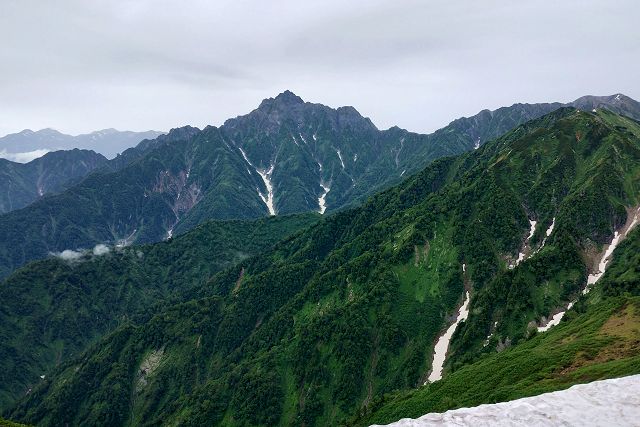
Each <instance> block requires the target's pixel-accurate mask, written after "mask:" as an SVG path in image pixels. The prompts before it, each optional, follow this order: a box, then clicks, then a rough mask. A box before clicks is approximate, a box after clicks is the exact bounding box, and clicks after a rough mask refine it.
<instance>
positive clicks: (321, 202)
mask: <svg viewBox="0 0 640 427" xmlns="http://www.w3.org/2000/svg"><path fill="white" fill-rule="evenodd" d="M320 187H322V190H323V192H322V194H321V195H320V197H319V198H318V206H319V207H320V210H319V211H318V212H320V214H321V215H324V211H326V210H327V194H329V191H331V187H329V186H327V185H325V183H324V182H322V181H320Z"/></svg>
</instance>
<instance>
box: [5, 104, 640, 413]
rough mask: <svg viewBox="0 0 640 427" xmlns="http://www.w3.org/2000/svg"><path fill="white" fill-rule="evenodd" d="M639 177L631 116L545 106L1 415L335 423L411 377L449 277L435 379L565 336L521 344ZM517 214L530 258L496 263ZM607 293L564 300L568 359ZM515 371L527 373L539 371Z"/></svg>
mask: <svg viewBox="0 0 640 427" xmlns="http://www.w3.org/2000/svg"><path fill="white" fill-rule="evenodd" d="M638 186H640V125H639V124H638V123H637V122H635V121H633V120H631V119H628V118H624V117H622V116H618V115H615V114H613V113H609V112H606V111H599V112H597V113H588V112H580V111H577V110H574V109H560V110H557V111H555V112H553V113H551V114H548V115H546V116H544V117H542V118H540V119H537V120H534V121H531V122H528V123H526V124H525V125H522V126H519V127H518V128H516V129H514V130H513V131H511V132H509V133H507V134H506V135H504V136H503V137H501V138H498V139H497V140H494V141H491V142H489V143H487V144H485V145H483V146H482V147H480V148H479V149H478V150H476V151H474V152H471V153H467V154H463V155H461V156H459V157H449V158H444V159H441V160H437V161H435V162H434V163H432V164H431V165H430V166H429V167H427V168H426V169H425V170H423V171H422V172H420V173H418V174H416V175H415V176H413V177H411V178H409V179H407V180H406V181H404V182H403V183H402V184H400V185H398V186H396V187H393V188H391V189H389V190H387V191H384V192H382V193H379V194H377V195H376V196H374V197H372V198H371V199H370V200H369V201H367V202H366V203H365V204H364V205H363V206H361V207H359V208H355V209H351V210H345V211H341V212H337V213H335V214H334V215H331V216H329V217H326V218H324V219H323V220H322V221H320V222H318V223H317V224H315V225H313V226H312V227H310V228H307V229H306V230H305V231H303V232H301V233H299V234H297V235H295V236H293V237H291V238H290V239H287V240H286V241H284V242H281V243H279V244H277V245H275V246H274V247H273V248H272V249H271V250H269V251H265V252H264V253H261V254H259V255H256V256H254V257H250V258H247V259H245V260H243V261H242V262H240V263H239V264H237V265H235V266H233V267H230V268H228V269H225V270H223V271H221V272H219V273H217V274H215V275H213V276H211V277H210V279H209V280H206V282H200V283H198V284H196V285H195V286H194V287H192V288H190V289H189V290H188V291H187V292H183V293H181V294H180V301H178V299H176V298H174V299H173V300H172V301H171V303H168V304H165V305H163V306H162V307H153V308H152V309H151V310H148V311H147V312H146V313H145V314H144V315H141V316H137V317H135V318H131V320H130V321H129V322H126V323H123V324H121V325H120V326H119V327H118V328H117V329H116V330H115V331H114V332H112V333H111V334H109V335H108V336H107V337H105V338H104V339H102V340H100V341H97V342H95V343H94V344H93V345H92V346H91V347H90V348H89V349H87V350H86V351H85V352H83V353H82V354H81V355H80V356H79V357H76V358H74V359H70V360H68V361H67V362H65V363H62V364H61V365H60V366H59V367H58V368H56V369H55V370H54V371H53V372H52V373H51V375H50V376H49V375H48V376H47V377H46V378H45V379H44V380H43V381H41V382H40V383H39V384H38V385H37V386H36V387H34V388H33V390H32V391H31V393H30V394H29V395H28V396H25V397H24V398H23V399H22V400H21V401H20V402H18V404H17V405H16V406H15V407H14V408H13V409H12V410H11V411H9V412H8V415H10V416H11V417H12V418H13V419H17V420H23V421H27V422H33V423H38V425H54V424H60V423H69V424H81V423H87V424H103V425H123V424H131V425H147V424H179V425H202V424H205V423H209V424H211V423H213V424H222V425H274V424H279V425H301V424H304V425H335V424H339V423H341V422H345V421H346V420H348V419H349V418H350V417H351V416H352V415H353V414H355V413H357V412H358V411H359V410H360V408H363V407H364V408H366V407H371V408H374V407H375V408H379V407H381V406H380V404H379V403H377V402H381V400H380V399H381V398H382V397H383V396H384V395H385V394H388V393H391V392H394V391H397V390H407V389H413V388H415V387H417V386H418V385H420V384H422V383H423V382H424V379H425V378H426V376H427V374H428V372H429V370H430V369H431V357H432V351H433V345H434V342H435V340H436V338H437V336H438V335H439V334H440V332H441V331H442V330H443V329H444V328H445V327H446V326H447V320H446V317H447V314H450V313H452V312H453V311H454V310H455V309H456V306H457V304H459V303H460V300H461V298H462V293H463V289H464V288H465V287H466V288H467V289H468V290H469V291H470V292H471V295H472V300H471V304H470V309H471V313H470V316H469V319H468V320H467V321H466V322H464V323H463V324H462V325H461V326H460V327H459V328H458V330H457V331H456V334H455V335H454V339H453V342H452V348H451V350H452V352H451V354H450V356H449V357H448V360H447V365H446V372H447V377H448V378H458V377H456V376H462V375H464V372H466V371H465V370H466V369H470V368H469V366H476V365H470V364H471V363H473V362H474V361H477V360H480V361H479V362H477V363H485V362H484V360H488V359H484V358H483V357H489V358H493V357H498V358H499V357H502V358H506V357H507V355H512V354H516V355H517V354H520V353H518V352H519V350H518V349H520V348H522V347H521V346H527V345H533V344H530V343H543V342H546V340H548V339H552V338H553V337H556V335H555V334H559V333H561V331H563V330H565V329H566V328H567V327H566V326H564V325H561V326H558V327H556V328H558V329H556V331H553V330H552V332H550V333H548V334H549V335H547V337H551V338H546V337H545V336H544V334H543V335H541V336H540V337H534V335H535V332H533V330H535V328H532V325H535V324H536V322H538V321H540V320H541V319H542V317H543V316H547V315H549V314H550V312H552V311H553V310H556V309H558V308H560V307H563V306H565V305H566V304H567V303H568V302H569V301H570V300H572V299H573V298H574V297H576V296H577V295H578V293H579V291H580V289H581V288H582V287H583V286H584V284H585V281H586V275H587V273H588V271H589V268H590V266H591V264H590V260H589V259H588V257H587V255H588V254H590V253H593V252H594V251H599V250H600V249H601V248H602V245H603V244H605V243H608V242H609V241H610V240H611V238H612V236H613V233H614V230H616V229H618V228H619V227H620V226H621V225H622V224H624V222H625V221H626V219H627V218H626V217H627V213H626V209H625V208H627V207H630V206H635V205H637V204H638V200H637V195H638V194H640V191H638V190H639V188H638ZM554 219H555V221H554ZM529 220H536V221H537V227H536V228H535V230H534V235H533V237H532V239H531V241H530V242H527V245H529V246H531V248H530V249H531V250H530V251H529V255H530V256H529V257H528V258H527V259H525V260H524V261H523V262H522V263H520V264H519V265H517V266H516V267H515V268H508V267H507V265H508V264H513V263H514V260H515V259H516V258H517V256H518V252H519V251H521V250H522V248H523V246H526V245H525V242H526V241H527V235H528V234H529ZM552 223H553V224H554V228H553V230H552V232H550V233H549V234H550V235H549V236H547V235H546V234H547V230H548V229H549V228H550V225H551V224H552ZM625 247H626V246H625ZM463 265H464V266H465V267H464V269H463ZM614 267H615V266H614V265H612V268H614ZM615 268H617V269H620V270H621V271H622V270H624V269H625V268H626V269H629V268H636V267H635V266H633V267H628V266H618V267H615ZM625 271H626V270H625ZM625 277H626V276H625ZM595 295H598V294H597V293H594V296H595ZM607 298H609V297H607ZM616 298H618V299H616ZM619 298H624V297H619V296H618V297H616V296H611V297H610V299H606V300H604V299H603V300H602V303H601V304H602V305H598V306H595V305H594V306H593V307H591V308H589V307H588V304H587V303H586V302H580V303H579V304H577V305H576V309H575V310H574V313H575V314H569V315H568V316H567V317H568V318H569V319H571V318H572V317H574V318H578V317H579V315H580V310H586V313H585V314H583V316H582V317H579V318H580V319H582V320H581V321H583V322H585V323H584V325H583V326H582V327H581V328H579V327H576V329H575V330H576V331H581V330H584V331H591V333H592V334H593V335H592V337H591V339H590V338H589V337H588V336H587V338H585V339H584V340H582V339H580V338H579V337H578V338H576V343H577V344H576V346H577V347H576V348H578V350H577V352H580V351H586V349H587V347H589V346H590V345H593V346H594V348H596V350H601V349H602V348H604V347H598V345H600V344H601V343H603V342H604V341H607V339H608V338H607V337H604V338H603V340H604V341H598V340H596V339H595V337H596V336H597V335H598V332H596V328H597V327H596V326H593V327H591V326H588V325H591V324H592V323H589V322H595V323H593V325H596V323H597V322H599V321H601V322H605V321H606V318H607V316H609V317H610V316H611V315H612V314H614V313H618V312H619V309H621V307H622V305H621V304H624V302H623V301H622V300H621V299H619ZM634 301H635V300H634ZM585 304H586V306H585ZM616 304H617V305H616ZM629 304H630V305H628V306H633V307H635V306H636V305H635V304H636V303H635V302H633V301H631V302H629ZM581 307H582V308H581ZM607 310H608V311H607ZM616 310H618V311H616ZM633 310H635V309H633ZM607 313H608V314H607ZM634 313H635V311H634ZM576 316H578V317H576ZM592 319H593V320H592ZM495 322H497V325H496V323H495ZM576 322H578V320H576ZM602 324H604V323H601V325H602ZM493 325H496V326H495V327H494V326H493ZM590 328H591V329H590ZM489 334H491V337H490V339H489V342H488V343H487V345H484V342H485V340H486V338H487V335H489ZM558 339H560V338H558ZM592 341H593V342H594V343H593V344H592V343H591V342H592ZM636 341H637V340H636ZM636 341H634V339H630V341H629V342H630V343H633V342H636ZM599 343H600V344H599ZM605 344H606V343H605ZM603 345H604V344H603ZM509 346H511V348H512V349H511V350H506V351H503V352H501V353H500V354H499V355H497V356H495V355H494V354H495V353H496V351H497V350H503V349H504V348H509ZM594 351H595V350H594ZM524 354H527V352H526V351H525V352H524ZM554 354H555V356H556V357H561V356H562V355H561V354H560V353H552V354H551V355H550V356H549V357H552V356H553V355H554ZM575 354H578V353H575ZM568 357H569V356H568ZM481 358H482V359H481ZM496 360H497V359H496ZM500 360H507V359H500ZM509 360H510V359H509ZM514 360H515V359H514ZM520 360H522V359H520ZM562 360H565V359H562ZM507 362H509V361H508V360H507ZM507 362H505V366H507V367H508V366H509V363H510V362H509V363H507ZM621 363H623V364H624V363H626V362H621ZM629 363H631V362H629ZM485 366H486V365H485ZM537 366H540V365H537ZM624 366H627V367H628V365H624ZM623 368H624V369H627V368H626V367H623ZM623 368H620V367H617V368H615V369H613V368H612V369H611V370H610V371H607V370H606V369H604V370H601V371H598V372H599V375H602V376H604V375H605V373H606V372H610V373H612V374H617V373H623V371H624V369H623ZM505 369H508V368H505ZM585 369H586V368H585ZM593 369H596V368H593ZM597 369H600V368H597ZM616 369H617V370H616ZM627 371H628V370H627ZM503 372H506V371H503ZM515 372H516V373H517V372H521V373H522V379H523V381H524V382H525V383H526V382H527V381H530V380H531V378H537V377H536V375H538V376H539V374H535V373H533V372H532V371H530V372H529V371H527V370H526V368H523V369H522V370H520V371H517V370H516V371H515ZM487 375H490V373H487ZM460 378H462V377H460ZM467 378H468V377H467ZM516 379H517V378H514V381H515V380H516ZM504 380H505V381H507V379H504ZM462 383H463V382H462V381H461V382H460V383H458V384H462ZM438 384H444V382H442V383H435V384H433V385H431V386H429V389H433V388H435V387H440V386H439V385H438ZM494 385H495V382H494ZM535 387H538V386H535ZM535 387H534V386H533V385H532V386H531V387H530V388H528V389H527V388H522V389H523V390H525V391H524V392H525V393H526V390H529V391H533V390H537V389H536V388H535ZM450 390H451V389H450ZM512 392H513V395H515V394H516V391H513V390H512ZM508 395H509V394H508V393H506V392H503V395H502V396H508ZM496 396H497V395H496ZM449 397H451V396H449ZM463 398H464V395H463V396H461V397H460V400H459V401H461V402H462V401H463ZM496 398H498V397H496ZM443 399H445V400H446V396H444V395H443ZM451 399H454V398H453V397H451ZM469 399H470V398H469ZM456 402H458V401H456V400H455V399H454V400H451V401H450V402H449V404H450V405H453V406H455V405H456V404H457V403H456ZM445 403H446V402H445ZM461 404H462V403H461Z"/></svg>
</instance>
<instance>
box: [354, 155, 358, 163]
mask: <svg viewBox="0 0 640 427" xmlns="http://www.w3.org/2000/svg"><path fill="white" fill-rule="evenodd" d="M357 161H358V155H357V154H354V155H353V162H354V163H355V162H357Z"/></svg>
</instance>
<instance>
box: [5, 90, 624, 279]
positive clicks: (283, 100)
mask: <svg viewBox="0 0 640 427" xmlns="http://www.w3.org/2000/svg"><path fill="white" fill-rule="evenodd" d="M631 101H633V100H630V101H629V102H626V103H623V104H621V105H620V106H619V110H621V111H623V112H624V111H627V110H629V111H631V113H632V112H633V111H634V110H632V107H633V106H634V105H635V104H633V103H632V102H631ZM607 102H609V101H607V100H605V101H602V102H600V104H598V105H606V103H607ZM611 102H613V101H611ZM616 102H617V101H616ZM633 102H635V101H633ZM616 105H617V104H616ZM560 106H561V104H557V103H556V104H533V105H529V104H515V105H513V106H511V107H507V108H501V109H498V110H496V111H488V110H485V111H482V112H480V113H479V114H478V115H476V116H473V117H471V118H462V119H459V120H456V121H454V122H452V123H451V124H450V125H449V126H447V127H445V128H443V129H441V130H439V131H436V132H434V133H433V134H430V135H420V134H416V133H412V132H408V131H406V130H403V129H399V128H397V127H393V128H391V129H388V130H378V129H377V128H376V127H375V126H374V125H373V123H372V122H371V121H370V120H369V119H368V118H365V117H362V116H361V115H360V114H359V113H358V112H357V111H356V110H355V109H354V108H353V107H340V108H338V109H332V108H329V107H326V106H324V105H321V104H312V103H308V102H304V101H303V100H302V99H300V98H299V97H297V96H296V95H294V94H293V93H291V92H288V91H287V92H284V93H282V94H280V95H278V96H277V97H275V98H270V99H266V100H264V101H263V102H262V103H261V104H260V106H259V107H258V108H257V109H256V110H254V111H252V112H251V113H249V114H247V115H245V116H240V117H237V118H235V119H231V120H228V121H227V122H225V124H224V125H223V126H221V127H219V128H216V127H211V126H209V127H207V128H205V129H203V130H199V129H196V128H192V127H189V126H187V127H184V128H180V129H174V130H172V131H171V132H170V133H169V134H168V135H163V136H160V137H158V138H157V139H156V140H149V141H144V142H143V143H141V144H139V145H138V147H136V148H135V149H130V150H127V151H125V152H124V153H123V154H122V155H121V156H118V157H116V158H115V159H113V160H111V161H109V163H108V164H107V165H105V166H104V167H103V168H101V169H100V171H99V172H97V173H94V174H92V175H91V176H90V177H88V178H87V179H85V180H82V181H81V182H79V183H78V185H76V186H73V187H71V188H70V189H69V190H68V191H66V192H64V193H62V194H59V195H55V196H51V197H46V198H44V199H43V200H39V201H37V202H36V203H34V204H33V205H31V206H29V207H27V208H25V209H22V210H20V211H19V212H13V213H10V214H8V215H4V216H2V217H0V276H6V275H7V274H9V273H10V272H11V271H13V270H14V269H15V268H17V267H19V266H21V265H23V264H24V263H25V262H28V261H30V260H33V259H39V258H43V257H45V256H46V255H47V253H49V252H56V251H63V250H66V249H77V248H83V247H84V248H87V247H92V246H94V245H95V244H98V243H115V242H118V241H119V240H122V239H126V240H127V241H129V242H131V241H136V242H138V243H147V242H154V241H160V240H162V239H163V238H166V237H167V236H168V235H171V234H179V233H183V232H185V231H187V230H189V229H191V228H193V227H194V226H196V225H197V224H199V223H201V222H203V221H205V220H208V219H240V218H257V217H261V216H266V215H269V214H270V213H274V214H288V213H295V212H307V211H321V210H324V209H326V210H327V212H331V211H336V210H340V209H343V208H345V207H348V206H352V205H357V204H359V203H360V202H362V201H363V200H364V199H366V197H368V196H369V195H371V194H373V193H374V192H376V191H379V190H381V189H383V188H386V187H388V186H390V185H392V184H394V183H398V182H399V181H400V180H401V179H403V178H405V177H407V176H409V175H411V174H413V173H415V172H418V171H419V170H421V169H422V168H424V167H425V166H426V165H427V164H429V163H430V162H431V161H433V160H434V159H437V158H440V157H443V156H450V155H455V154H459V153H462V152H464V151H468V150H471V149H473V148H474V147H479V146H480V145H481V144H483V143H484V142H486V141H488V140H490V139H493V138H496V137H498V136H500V135H502V134H503V133H505V132H507V131H509V130H511V129H513V128H514V127H515V126H517V125H520V124H522V123H524V122H526V121H528V120H531V119H534V118H537V117H540V116H542V115H543V114H546V113H548V112H550V111H553V110H554V109H557V108H559V107H560ZM631 113H630V114H631Z"/></svg>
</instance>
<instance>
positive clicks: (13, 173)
mask: <svg viewBox="0 0 640 427" xmlns="http://www.w3.org/2000/svg"><path fill="white" fill-rule="evenodd" d="M106 163H107V159H106V158H105V157H104V156H102V155H100V154H97V153H95V152H93V151H88V150H77V149H75V150H69V151H55V152H52V153H47V154H45V155H44V156H42V157H40V158H37V159H35V160H32V161H30V162H29V163H25V164H23V163H15V162H10V161H9V160H4V159H0V213H5V212H10V211H12V210H16V209H20V208H23V207H25V206H27V205H28V204H30V203H32V202H33V201H35V200H37V199H38V198H39V197H42V196H44V195H45V194H51V193H57V192H59V191H62V190H64V189H66V188H67V187H68V186H69V185H70V183H72V182H74V181H77V180H80V179H82V178H84V177H85V176H87V175H88V174H89V173H90V172H91V171H93V170H94V169H96V168H99V167H101V166H104V165H105V164H106Z"/></svg>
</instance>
